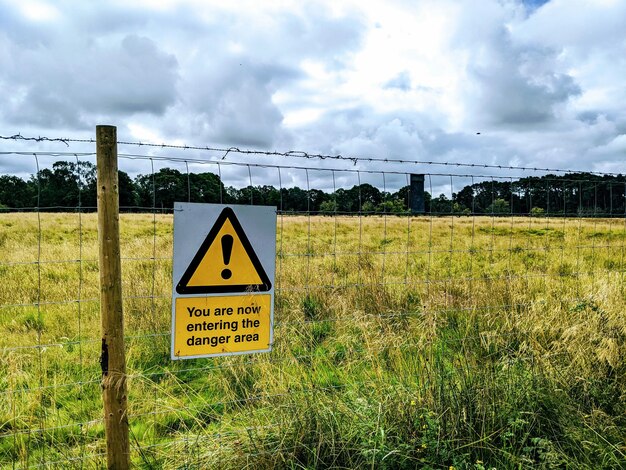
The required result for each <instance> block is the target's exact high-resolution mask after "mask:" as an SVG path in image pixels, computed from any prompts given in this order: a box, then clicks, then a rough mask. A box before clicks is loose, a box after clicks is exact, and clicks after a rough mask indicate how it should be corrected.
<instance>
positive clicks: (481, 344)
mask: <svg viewBox="0 0 626 470" xmlns="http://www.w3.org/2000/svg"><path fill="white" fill-rule="evenodd" d="M534 215H535V217H522V216H515V217H511V216H502V217H497V216H477V217H472V216H460V217H459V216H454V217H451V216H448V217H428V216H423V217H406V216H368V217H359V216H306V215H301V216H292V215H289V216H281V215H279V218H278V231H277V260H276V268H277V270H276V272H277V276H276V279H275V286H276V310H275V333H274V338H275V343H274V347H273V351H272V352H271V353H267V354H260V355H247V356H233V357H226V358H215V359H197V360H187V361H175V362H173V361H171V360H170V351H169V350H170V335H169V331H170V325H171V299H170V297H171V289H172V279H171V256H172V218H171V216H170V215H149V214H124V215H122V216H121V228H122V257H123V291H124V296H125V301H124V308H125V312H124V313H125V328H126V337H127V338H126V341H127V343H126V344H127V361H128V372H129V374H130V380H129V406H130V410H129V419H130V425H131V441H132V449H133V455H132V460H133V462H134V464H135V465H136V466H137V467H138V468H172V469H174V468H177V469H180V468H188V469H192V468H194V469H195V468H197V469H200V468H202V469H204V468H211V469H220V468H224V469H240V468H261V469H263V468H267V469H270V468H293V469H313V468H370V469H403V468H406V469H412V468H431V469H442V468H443V469H452V468H454V469H487V468H498V469H503V468H504V469H506V468H511V469H513V468H515V469H518V468H546V469H548V468H589V469H598V468H607V469H608V468H624V467H626V362H625V361H624V357H626V317H625V316H624V311H625V306H626V305H625V304H626V302H625V300H626V297H625V291H624V286H625V281H624V275H625V271H626V262H625V259H624V254H625V253H624V252H625V249H624V246H625V238H626V225H625V221H624V219H609V218H606V219H603V218H593V219H591V218H590V219H583V218H554V217H545V216H543V214H541V213H536V214H534ZM0 227H1V229H0V274H1V276H0V279H1V282H0V332H1V334H0V467H2V468H28V467H35V468H37V467H43V468H55V467H59V468H99V467H102V466H104V465H105V456H104V454H103V453H104V449H105V441H104V431H103V423H102V419H101V416H102V405H101V398H100V393H101V390H100V383H99V378H100V365H99V362H98V361H99V355H100V318H99V301H98V295H99V290H98V259H97V233H96V215H95V214H78V213H71V214H70V213H39V214H37V213H30V214H26V213H8V214H1V215H0Z"/></svg>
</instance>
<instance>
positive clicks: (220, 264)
mask: <svg viewBox="0 0 626 470" xmlns="http://www.w3.org/2000/svg"><path fill="white" fill-rule="evenodd" d="M271 287H272V284H271V282H270V280H269V278H268V277H267V274H266V273H265V270H264V269H263V266H262V265H261V262H260V261H259V258H258V257H257V255H256V253H255V252H254V249H253V248H252V245H251V244H250V241H249V240H248V237H247V236H246V234H245V232H244V231H243V228H242V227H241V224H240V223H239V221H238V220H237V217H236V216H235V213H234V212H233V210H232V209H231V208H230V207H226V208H225V209H224V210H223V211H222V212H221V213H220V215H219V217H218V218H217V220H216V221H215V224H213V227H212V228H211V231H210V232H209V234H208V235H207V237H206V238H205V239H204V242H202V245H201V246H200V249H199V250H198V252H197V253H196V255H195V256H194V258H193V259H192V260H191V263H189V267H188V268H187V270H186V271H185V274H183V276H182V277H181V279H180V281H179V282H178V284H177V285H176V292H178V293H179V294H210V293H219V292H246V291H253V292H254V291H261V292H262V291H268V290H270V289H271Z"/></svg>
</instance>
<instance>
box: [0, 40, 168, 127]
mask: <svg viewBox="0 0 626 470" xmlns="http://www.w3.org/2000/svg"><path fill="white" fill-rule="evenodd" d="M64 49H65V50H64ZM14 54H17V52H14ZM13 60H14V62H19V67H15V68H13V69H10V70H8V71H7V70H4V71H0V79H2V80H3V81H4V82H5V83H8V84H10V85H12V86H13V87H15V89H17V90H21V91H20V93H17V94H14V96H13V98H12V103H11V105H10V106H9V107H6V108H4V110H3V112H2V114H3V117H4V119H5V120H6V121H8V122H14V123H16V124H27V123H35V124H38V125H41V126H48V127H53V128H58V127H74V128H75V127H79V128H80V127H84V126H85V125H93V124H94V122H93V116H122V115H124V116H127V115H129V114H133V113H153V114H163V112H164V111H165V109H166V108H167V107H168V106H170V105H172V104H173V103H174V101H175V99H176V81H177V78H178V75H177V74H178V70H177V62H176V59H175V58H174V57H173V56H171V55H168V54H165V53H163V52H161V51H160V50H159V49H158V47H157V46H156V44H155V43H154V42H153V41H151V40H150V39H147V38H143V37H139V36H135V35H128V36H126V37H124V38H123V39H122V40H121V41H120V42H119V43H118V44H117V45H110V46H103V45H99V44H98V43H94V42H91V43H89V42H87V43H86V42H84V41H82V42H81V41H78V43H77V44H68V43H62V42H57V43H54V44H52V45H50V46H49V47H39V48H37V49H33V50H29V51H23V52H22V53H21V54H20V55H19V57H15V58H14V59H13ZM90 116H91V117H90Z"/></svg>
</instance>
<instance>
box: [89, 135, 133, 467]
mask: <svg viewBox="0 0 626 470" xmlns="http://www.w3.org/2000/svg"><path fill="white" fill-rule="evenodd" d="M96 153H97V170H98V245H99V252H100V253H99V254H100V316H101V319H102V354H101V356H100V365H101V366H102V399H103V402H104V427H105V435H106V445H107V467H108V468H109V469H116V470H117V469H127V468H129V467H130V443H129V440H128V414H127V393H126V388H127V385H126V356H125V351H124V317H123V311H122V263H121V259H120V229H119V187H118V173H117V129H116V128H115V127H114V126H97V127H96Z"/></svg>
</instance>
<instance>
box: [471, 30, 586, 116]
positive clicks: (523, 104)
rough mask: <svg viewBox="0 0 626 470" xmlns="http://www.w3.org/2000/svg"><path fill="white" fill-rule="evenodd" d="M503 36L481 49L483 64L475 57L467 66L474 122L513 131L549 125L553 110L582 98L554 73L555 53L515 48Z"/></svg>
mask: <svg viewBox="0 0 626 470" xmlns="http://www.w3.org/2000/svg"><path fill="white" fill-rule="evenodd" d="M501 33H502V34H501V36H500V40H499V41H497V42H496V41H494V42H493V43H491V44H488V45H485V46H484V48H483V49H487V53H485V51H484V50H483V51H482V52H481V54H482V56H483V57H482V58H481V59H482V60H481V59H478V55H476V56H475V57H476V58H477V59H476V60H475V61H472V63H471V64H470V65H469V66H468V74H469V76H470V77H471V78H472V80H473V81H474V86H475V87H476V89H472V96H471V97H469V99H470V102H471V103H472V104H473V106H472V111H473V113H475V115H476V121H477V122H483V123H486V124H494V125H504V126H507V125H512V126H516V125H533V124H541V123H545V122H547V121H550V120H552V119H553V118H554V117H555V112H556V107H557V106H558V105H560V104H563V103H566V102H567V100H568V99H569V98H571V97H573V96H576V95H578V94H580V92H581V90H580V87H579V86H578V85H577V84H576V83H575V81H574V79H573V78H572V77H571V76H570V75H567V74H565V73H561V72H559V71H558V67H557V65H556V59H555V57H556V53H555V52H554V51H551V50H547V49H534V48H530V47H516V46H515V45H513V44H512V43H511V41H510V38H509V37H508V33H507V32H506V31H504V30H502V31H501ZM474 62H475V63H474Z"/></svg>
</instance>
